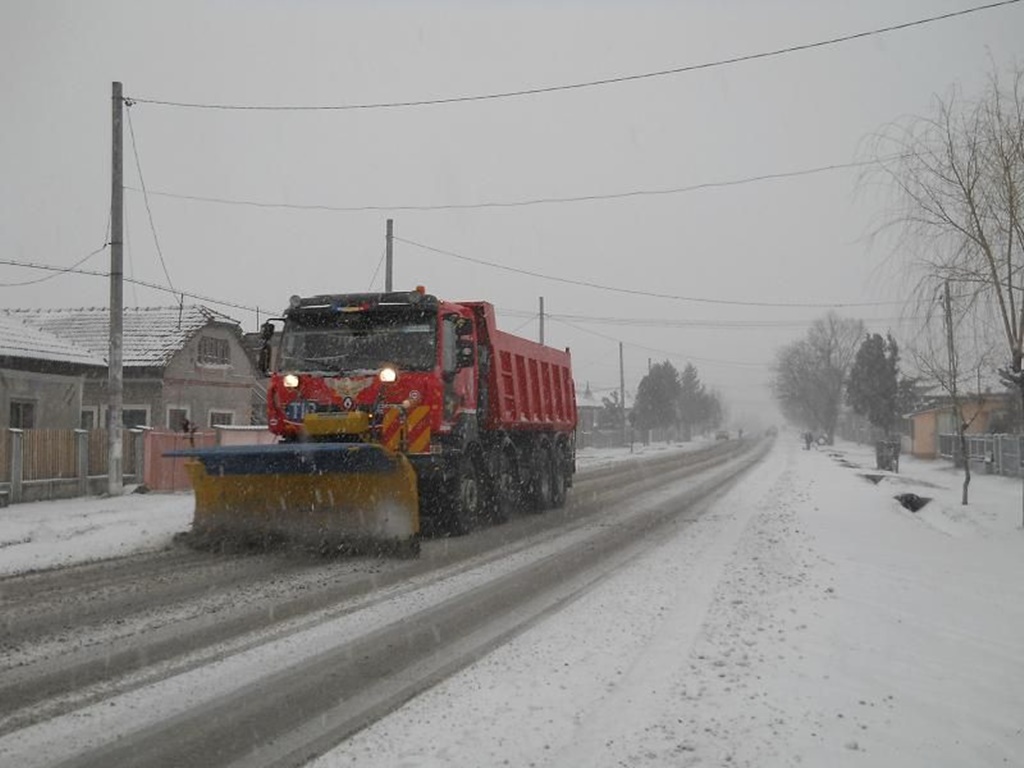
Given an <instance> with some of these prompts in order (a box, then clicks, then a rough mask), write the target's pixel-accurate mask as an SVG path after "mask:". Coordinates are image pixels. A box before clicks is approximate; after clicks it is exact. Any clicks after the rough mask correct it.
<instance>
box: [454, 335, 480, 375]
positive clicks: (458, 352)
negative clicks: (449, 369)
mask: <svg viewBox="0 0 1024 768" xmlns="http://www.w3.org/2000/svg"><path fill="white" fill-rule="evenodd" d="M475 362H476V355H475V354H473V342H472V341H470V340H468V339H459V340H458V342H456V345H455V365H456V367H458V368H470V367H472V365H473V363H475Z"/></svg>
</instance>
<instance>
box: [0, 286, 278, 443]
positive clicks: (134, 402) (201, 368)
mask: <svg viewBox="0 0 1024 768" xmlns="http://www.w3.org/2000/svg"><path fill="white" fill-rule="evenodd" d="M109 314H110V313H109V310H108V309H107V308H105V307H99V308H97V307H91V308H82V309H32V310H8V311H7V315H6V316H7V317H8V318H9V319H11V320H14V321H18V322H21V323H23V324H24V325H27V326H31V327H33V328H35V329H37V330H39V331H41V332H44V333H46V334H48V335H50V336H52V337H57V338H58V339H59V340H61V341H62V342H64V343H65V344H68V345H70V346H72V347H73V348H77V349H79V350H81V351H82V353H83V354H86V355H88V359H89V360H97V359H98V360H99V361H100V365H101V366H102V369H101V370H97V369H96V367H95V366H93V367H92V368H90V369H88V370H86V371H85V374H84V380H83V383H84V387H83V393H82V399H81V406H80V407H79V412H78V415H77V418H76V419H75V420H74V422H73V423H72V424H65V425H63V426H76V427H79V426H80V427H81V428H83V429H90V428H94V427H101V426H104V425H105V424H106V419H107V403H108V402H109V395H108V385H107V368H106V366H107V364H106V360H107V355H108V350H109V346H110V321H109ZM123 328H124V346H123V366H124V369H123V370H124V395H123V403H124V406H123V408H124V412H123V422H124V426H125V427H127V428H131V427H153V428H161V429H170V430H180V429H182V428H183V426H184V425H185V424H186V422H187V423H189V424H192V425H194V426H196V427H198V428H201V429H204V428H209V427H215V426H218V425H246V424H250V423H251V422H252V417H253V402H254V400H258V398H259V393H260V392H262V389H263V384H262V377H260V376H259V375H258V374H257V371H256V368H255V365H254V364H253V361H252V359H251V358H250V356H249V355H248V354H247V352H246V350H245V348H244V347H243V344H242V331H241V327H240V326H239V323H238V322H237V321H236V320H233V319H232V318H230V317H228V316H226V315H223V314H221V313H219V312H216V311H214V310H212V309H210V308H208V307H205V306H201V305H190V306H180V307H136V308H126V309H125V311H124V325H123Z"/></svg>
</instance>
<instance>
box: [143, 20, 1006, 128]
mask: <svg viewBox="0 0 1024 768" xmlns="http://www.w3.org/2000/svg"><path fill="white" fill-rule="evenodd" d="M1020 1H1021V0H1000V1H999V2H993V3H987V4H985V5H979V6H974V7H972V8H964V9H962V10H959V11H950V12H949V13H943V14H939V15H936V16H927V17H925V18H920V19H914V20H913V21H906V22H903V23H900V24H890V25H888V26H884V27H875V28H874V29H867V30H863V31H861V32H853V33H850V34H846V35H839V36H837V37H830V38H826V39H823V40H816V41H813V42H809V43H798V44H796V45H790V46H786V47H784V48H775V49H772V50H768V51H760V52H758V53H749V54H743V55H739V56H731V57H729V58H725V59H716V60H713V61H705V62H701V63H698V64H687V65H683V66H679V67H672V68H670V69H659V70H653V71H649V72H639V73H635V74H631V75H618V76H614V77H604V78H599V79H595V80H586V81H582V82H576V83H563V84H558V85H545V86H538V87H535V88H519V89H516V90H510V91H497V92H493V93H479V94H469V95H462V96H443V97H438V98H430V99H413V100H407V101H381V102H370V103H365V104H313V105H274V104H208V103H199V102H186V101H171V100H166V99H153V98H142V97H136V96H132V97H126V101H129V100H130V101H132V102H134V103H138V104H152V105H155V106H162V107H180V108H185V109H208V110H239V111H250V112H316V111H346V110H371V109H397V108H403V107H429V106H440V105H445V104H461V103H466V102H473V101H495V100H498V99H510V98H520V97H524V96H537V95H540V94H545V93H557V92H559V91H572V90H580V89H584V88H597V87H600V86H607V85H619V84H622V83H630V82H636V81H639V80H648V79H651V78H658V77H668V76H671V75H681V74H686V73H688V72H697V71H700V70H705V69H713V68H715V67H723V66H728V65H732V64H741V63H744V62H748V61H758V60H760V59H768V58H773V57H776V56H784V55H787V54H791V53H799V52H801V51H808V50H812V49H815V48H825V47H827V46H832V45H838V44H840V43H848V42H851V41H853V40H860V39H863V38H867V37H873V36H875V35H882V34H887V33H890V32H897V31H900V30H904V29H910V28H912V27H920V26H924V25H926V24H933V23H935V22H939V21H946V20H948V19H954V18H958V17H961V16H967V15H969V14H973V13H980V12H982V11H990V10H993V9H995V8H1001V7H1003V6H1008V5H1015V4H1017V3H1019V2H1020Z"/></svg>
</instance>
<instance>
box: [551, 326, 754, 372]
mask: <svg viewBox="0 0 1024 768" xmlns="http://www.w3.org/2000/svg"><path fill="white" fill-rule="evenodd" d="M552 319H554V320H555V321H556V322H559V323H562V324H563V325H567V326H569V327H570V328H574V329H576V330H577V331H580V332H581V333H589V334H590V335H591V336H596V337H598V338H600V339H607V340H608V341H614V342H615V343H616V344H618V343H620V342H621V343H622V344H624V345H626V346H627V347H633V348H634V349H642V350H644V351H645V352H656V353H657V354H659V355H666V356H667V357H674V358H676V359H677V360H687V361H696V362H698V363H707V364H709V365H728V366H735V367H738V368H767V367H770V365H771V364H770V363H750V362H746V361H739V360H715V359H713V358H710V357H697V356H696V355H688V354H685V353H683V352H669V351H666V350H664V349H658V348H657V347H648V346H645V345H643V344H635V343H633V342H631V341H623V340H622V339H616V338H615V337H614V336H609V335H608V334H605V333H598V332H597V331H592V330H590V329H589V328H581V327H580V326H578V325H576V324H574V323H570V322H567V321H565V320H562V319H560V318H557V317H553V318H552Z"/></svg>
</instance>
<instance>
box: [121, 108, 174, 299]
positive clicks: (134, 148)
mask: <svg viewBox="0 0 1024 768" xmlns="http://www.w3.org/2000/svg"><path fill="white" fill-rule="evenodd" d="M125 104H126V105H127V106H129V107H130V106H131V102H130V101H127V100H126V101H125ZM125 114H126V115H127V116H128V134H129V136H130V137H131V140H132V154H133V155H134V156H135V170H137V171H138V172H139V184H140V185H141V186H142V200H143V202H145V204H146V215H147V216H148V217H149V228H150V231H152V233H153V243H154V244H155V245H156V255H157V256H159V257H160V266H161V267H163V270H164V277H166V278H167V285H168V286H169V287H170V288H171V290H172V291H173V290H174V283H173V282H171V275H170V273H169V272H168V271H167V262H165V261H164V252H163V250H162V249H161V248H160V239H159V238H158V237H157V236H156V225H155V224H154V223H153V211H152V209H151V208H150V207H149V195H148V194H147V193H146V180H145V179H144V178H143V177H142V163H140V162H139V149H138V147H137V146H136V144H135V127H134V126H133V125H132V111H131V110H130V109H126V110H125Z"/></svg>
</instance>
